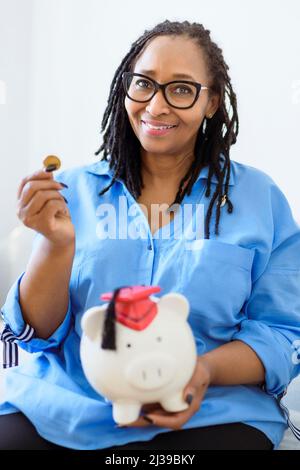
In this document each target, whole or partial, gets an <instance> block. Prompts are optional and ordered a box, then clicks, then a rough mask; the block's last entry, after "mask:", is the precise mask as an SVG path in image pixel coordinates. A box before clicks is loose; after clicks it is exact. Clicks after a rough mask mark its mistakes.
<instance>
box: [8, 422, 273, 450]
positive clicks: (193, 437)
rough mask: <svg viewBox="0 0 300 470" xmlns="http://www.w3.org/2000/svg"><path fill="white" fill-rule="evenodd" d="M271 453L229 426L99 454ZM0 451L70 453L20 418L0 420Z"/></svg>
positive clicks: (266, 444)
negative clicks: (171, 451)
mask: <svg viewBox="0 0 300 470" xmlns="http://www.w3.org/2000/svg"><path fill="white" fill-rule="evenodd" d="M142 449H143V450H148V449H149V450H163V449H168V450H183V449H184V450H229V449H230V450H256V449H257V450H272V449H273V444H272V442H271V441H270V440H269V439H268V438H267V436H266V435H265V434H264V433H263V432H261V431H259V430H258V429H256V428H254V427H252V426H247V425H246V424H243V423H230V424H222V425H218V426H207V427H201V428H193V429H182V430H179V431H169V432H166V433H161V434H158V435H157V436H155V437H154V438H153V439H151V440H149V441H145V442H142V441H139V442H132V443H129V444H126V445H123V446H115V447H109V448H106V449H99V450H105V451H110V450H142ZM0 450H70V449H67V448H65V447H60V446H57V445H55V444H52V443H51V442H49V441H47V440H45V439H43V438H42V437H41V436H40V435H39V434H38V433H37V431H36V429H35V427H34V426H33V425H32V423H31V422H30V421H29V420H28V419H27V418H26V417H25V416H24V415H23V414H22V413H14V414H9V415H2V416H0Z"/></svg>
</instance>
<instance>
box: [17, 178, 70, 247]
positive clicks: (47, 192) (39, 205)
mask: <svg viewBox="0 0 300 470" xmlns="http://www.w3.org/2000/svg"><path fill="white" fill-rule="evenodd" d="M63 188H64V187H63V186H62V185H61V184H60V183H58V182H57V181H54V179H53V174H52V173H51V172H49V173H47V172H46V171H45V170H39V171H37V172H35V173H33V174H32V175H29V176H27V177H25V178H23V179H22V181H21V183H20V186H19V188H18V196H17V197H18V203H17V216H18V218H19V219H20V220H21V221H22V222H23V224H24V225H26V227H29V228H31V229H33V230H35V231H37V232H39V233H41V234H42V235H44V236H45V237H46V238H47V239H48V240H49V241H50V242H51V244H52V245H53V246H55V247H65V246H67V245H70V244H71V243H73V244H74V243H75V230H74V225H73V223H72V220H71V216H70V212H69V209H68V206H67V204H66V202H65V200H64V198H63V196H62V195H61V194H60V193H59V190H61V189H63Z"/></svg>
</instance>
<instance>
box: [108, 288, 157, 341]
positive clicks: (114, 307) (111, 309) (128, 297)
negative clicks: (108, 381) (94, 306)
mask: <svg viewBox="0 0 300 470" xmlns="http://www.w3.org/2000/svg"><path fill="white" fill-rule="evenodd" d="M160 290H161V288H160V287H159V286H123V287H119V288H117V289H115V290H114V291H113V292H106V293H104V294H102V295H101V297H100V298H101V299H102V300H110V303H109V304H108V307H107V310H106V317H105V320H104V328H103V336H102V344H101V347H102V349H116V329H115V322H116V321H118V322H119V323H121V324H122V325H124V326H126V327H127V328H132V329H133V330H137V331H141V330H144V329H145V328H147V326H148V325H149V324H150V323H151V322H152V320H153V319H154V317H155V316H156V314H157V306H156V303H155V302H154V301H153V300H151V299H150V298H149V295H151V294H154V293H155V292H159V291H160Z"/></svg>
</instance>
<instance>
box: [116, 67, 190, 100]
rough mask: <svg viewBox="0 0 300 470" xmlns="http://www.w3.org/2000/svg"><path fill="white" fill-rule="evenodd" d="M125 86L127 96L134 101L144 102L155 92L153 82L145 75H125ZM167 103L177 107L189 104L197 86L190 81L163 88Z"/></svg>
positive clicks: (171, 84)
mask: <svg viewBox="0 0 300 470" xmlns="http://www.w3.org/2000/svg"><path fill="white" fill-rule="evenodd" d="M125 87H126V91H127V94H128V96H129V97H130V98H131V99H132V100H135V101H139V102H146V101H149V100H151V98H152V97H153V95H154V92H155V85H154V83H153V82H152V81H151V80H150V79H147V78H145V77H139V76H137V75H127V77H126V80H125ZM165 91H166V97H167V100H168V101H169V104H170V105H172V106H177V107H178V108H187V107H189V106H191V105H192V104H193V103H194V101H195V99H196V96H197V88H196V86H195V85H192V84H190V83H182V82H174V83H170V85H168V86H167V87H166V89H165Z"/></svg>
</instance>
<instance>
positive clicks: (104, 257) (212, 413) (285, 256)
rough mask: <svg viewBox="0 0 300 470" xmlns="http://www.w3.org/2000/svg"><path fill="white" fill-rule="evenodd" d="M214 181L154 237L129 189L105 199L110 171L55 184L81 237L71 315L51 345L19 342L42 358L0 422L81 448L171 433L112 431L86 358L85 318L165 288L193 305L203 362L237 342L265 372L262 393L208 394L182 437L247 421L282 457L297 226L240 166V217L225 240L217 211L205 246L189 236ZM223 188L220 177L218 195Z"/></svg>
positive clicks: (291, 362) (84, 169)
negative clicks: (107, 301)
mask: <svg viewBox="0 0 300 470" xmlns="http://www.w3.org/2000/svg"><path fill="white" fill-rule="evenodd" d="M207 177H208V171H207V167H205V168H203V169H202V170H201V173H200V174H199V177H198V178H197V180H196V182H195V184H194V186H193V188H192V192H191V193H190V195H186V196H185V198H184V200H183V201H182V203H181V209H182V210H183V209H184V208H185V207H187V206H188V205H190V207H192V208H193V210H192V211H191V212H190V213H189V214H190V215H189V217H188V216H187V219H186V222H185V223H184V224H182V223H179V222H178V221H180V214H182V210H181V209H180V210H179V211H178V212H177V214H176V215H175V217H174V219H173V220H172V221H171V223H170V224H168V225H165V226H164V227H162V228H160V229H158V230H157V231H156V232H155V233H154V234H152V233H151V230H150V227H149V224H148V220H147V218H146V217H145V214H144V213H143V211H142V210H141V207H140V206H139V205H138V204H137V202H136V201H135V199H134V198H133V196H132V195H131V194H130V193H129V191H128V190H127V188H126V186H125V184H124V183H123V182H122V181H121V180H117V181H116V182H115V183H114V185H113V186H112V187H111V188H110V189H109V190H108V191H107V192H106V193H105V194H104V195H102V196H99V192H100V191H101V190H102V189H103V188H105V187H106V186H107V185H108V184H109V183H110V182H111V179H112V172H111V171H110V170H109V166H108V163H107V162H105V161H102V162H97V163H95V164H91V165H86V166H81V167H77V168H73V169H69V170H65V171H63V172H61V173H60V174H58V175H57V176H56V179H57V180H58V181H62V182H64V183H66V184H67V185H68V188H66V189H64V190H62V191H61V192H62V194H63V195H64V196H65V197H66V198H67V200H68V207H69V210H70V213H71V217H72V221H73V223H74V226H75V231H76V252H75V257H74V262H73V268H72V274H71V279H70V286H69V306H68V310H67V312H66V316H65V320H64V321H63V323H62V324H61V325H60V326H59V327H58V329H57V330H56V331H55V332H54V333H53V335H52V336H51V337H49V338H48V339H46V340H45V339H41V338H38V337H33V338H32V339H30V340H29V341H27V342H24V341H20V342H19V345H20V346H21V347H22V348H24V349H26V350H27V351H29V352H32V353H36V354H33V355H32V356H30V360H29V361H26V363H24V364H22V365H20V366H18V367H14V368H12V369H9V370H7V372H6V395H5V402H4V403H2V404H1V405H0V413H2V414H3V413H10V412H16V411H19V410H21V411H22V412H23V413H25V415H26V416H27V417H28V418H29V419H30V420H31V421H32V422H33V424H34V425H35V426H36V428H37V430H38V432H39V433H40V434H41V435H42V436H43V437H44V438H46V439H48V440H50V441H53V442H55V443H56V444H59V445H62V446H66V447H71V448H76V449H96V448H97V449H100V448H105V447H110V446H114V445H122V444H125V443H128V442H132V441H141V440H149V439H151V438H152V437H154V436H155V435H156V434H157V433H160V432H167V431H169V430H168V429H166V428H160V427H156V426H149V427H143V428H134V427H132V428H131V427H130V428H116V427H115V423H114V421H113V419H112V409H111V404H110V403H109V402H108V401H107V400H106V399H105V398H104V397H102V396H100V395H98V394H97V393H96V392H95V391H94V390H93V389H92V387H91V386H90V385H89V383H88V382H87V380H86V378H85V376H84V373H83V370H82V366H81V363H80V356H79V345H80V337H81V333H82V332H81V327H80V320H81V317H82V315H83V313H84V312H85V310H87V309H88V308H90V307H92V306H95V305H99V304H101V303H104V302H103V301H101V300H100V295H101V294H102V293H104V292H108V291H112V290H113V289H115V288H116V287H119V286H124V285H141V284H145V285H159V286H160V287H161V292H160V293H159V294H156V295H158V296H160V295H164V294H166V293H168V292H171V291H173V292H180V293H182V294H184V295H185V296H186V297H187V299H188V301H189V303H190V314H189V318H188V321H189V324H190V325H191V327H192V330H193V333H194V337H195V340H196V344H197V351H198V354H199V355H200V354H203V353H205V352H207V351H210V350H212V349H214V348H217V347H218V346H221V345H223V344H225V343H227V342H229V341H232V340H240V341H243V342H245V343H246V344H248V345H249V346H250V347H251V348H252V349H253V350H254V351H255V352H256V354H257V355H258V356H259V358H260V359H261V361H262V362H263V364H264V367H265V386H264V388H262V387H260V386H255V385H235V386H210V387H209V389H208V390H207V393H206V396H205V398H204V401H203V403H202V406H201V409H200V410H199V411H198V412H197V413H196V414H194V415H193V417H192V418H191V419H190V420H189V421H188V422H187V423H186V424H185V425H184V426H183V428H184V429H187V428H192V427H199V426H209V425H216V424H222V423H232V422H244V423H246V424H248V425H251V426H254V427H256V428H258V429H259V430H261V431H263V432H264V433H265V434H266V435H267V436H268V437H269V439H270V440H271V441H272V442H273V443H274V446H275V448H276V447H277V446H278V445H279V443H280V440H281V438H282V435H283V432H284V430H285V428H286V421H285V418H284V416H283V414H282V411H281V410H280V407H279V406H278V403H277V400H276V397H278V396H279V395H281V393H282V392H283V391H284V390H285V389H286V387H287V385H288V384H289V382H290V381H291V380H292V379H293V378H294V377H295V376H296V375H297V374H298V373H299V372H300V367H299V362H300V361H299V355H298V354H297V348H299V339H300V229H299V226H298V225H297V224H296V222H295V221H294V219H293V216H292V213H291V210H290V207H289V204H288V202H287V200H286V198H285V196H284V195H283V193H282V192H281V191H280V189H279V188H278V186H277V185H276V184H275V183H274V181H273V180H272V179H271V178H270V177H269V176H268V175H266V174H265V173H263V172H262V171H259V170H257V169H255V168H252V167H250V166H247V165H244V164H241V163H238V162H235V161H233V162H232V170H231V177H230V181H229V197H230V199H231V201H232V203H233V205H234V210H233V212H232V213H231V214H229V213H228V212H227V206H226V205H224V206H223V207H222V208H221V220H220V234H219V235H218V236H216V235H215V233H214V222H215V212H213V217H212V220H211V230H210V232H211V235H210V239H204V237H203V233H202V236H200V237H199V236H198V235H199V233H200V234H201V224H200V229H199V230H200V231H198V232H197V230H194V231H193V230H192V227H194V226H196V222H197V221H196V219H197V220H202V221H203V215H204V214H206V210H207V208H208V204H209V198H207V197H205V194H204V193H205V187H206V183H207ZM215 184H216V180H215V179H214V178H213V179H212V191H213V190H214V188H215ZM112 220H114V221H115V222H114V223H113V224H112V223H111V221H112ZM181 220H182V217H181ZM193 224H194V225H193ZM183 225H184V228H183V229H182V226H183ZM166 230H167V232H166ZM128 234H129V235H128ZM40 236H41V235H39V234H37V236H36V237H37V238H38V237H40ZM23 274H24V273H22V275H21V276H20V278H19V279H17V280H16V282H15V284H14V285H13V286H12V287H11V289H10V291H9V293H8V296H7V300H6V303H5V304H4V306H3V307H2V312H3V317H4V321H5V323H6V324H7V325H9V327H10V329H11V330H12V332H13V334H15V335H19V334H20V333H21V332H22V331H23V330H24V320H23V317H22V311H21V308H20V304H19V284H20V281H21V278H22V276H23ZM179 346H180V345H179Z"/></svg>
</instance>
